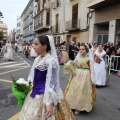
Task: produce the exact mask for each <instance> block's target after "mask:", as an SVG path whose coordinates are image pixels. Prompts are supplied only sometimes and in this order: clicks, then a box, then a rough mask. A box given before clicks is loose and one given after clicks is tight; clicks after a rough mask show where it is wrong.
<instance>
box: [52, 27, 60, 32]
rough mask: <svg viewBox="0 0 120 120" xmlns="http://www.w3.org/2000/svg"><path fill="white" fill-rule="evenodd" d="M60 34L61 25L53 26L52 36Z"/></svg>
mask: <svg viewBox="0 0 120 120" xmlns="http://www.w3.org/2000/svg"><path fill="white" fill-rule="evenodd" d="M58 33H60V26H59V25H55V26H52V34H58Z"/></svg>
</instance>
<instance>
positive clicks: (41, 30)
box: [34, 0, 51, 36]
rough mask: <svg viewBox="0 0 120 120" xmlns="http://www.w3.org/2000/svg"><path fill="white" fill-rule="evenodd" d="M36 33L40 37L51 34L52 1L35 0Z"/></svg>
mask: <svg viewBox="0 0 120 120" xmlns="http://www.w3.org/2000/svg"><path fill="white" fill-rule="evenodd" d="M35 2H36V4H37V9H36V13H35V16H34V32H35V33H36V34H37V35H38V36H40V35H49V34H51V0H35Z"/></svg>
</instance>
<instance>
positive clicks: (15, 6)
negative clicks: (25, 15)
mask: <svg viewBox="0 0 120 120" xmlns="http://www.w3.org/2000/svg"><path fill="white" fill-rule="evenodd" d="M28 2H29V0H0V11H1V12H2V13H3V16H4V18H0V19H1V20H2V21H3V22H4V23H6V24H7V26H8V33H9V32H10V31H11V30H13V28H16V26H17V16H18V15H19V16H20V15H21V14H22V12H23V10H24V9H25V7H26V5H27V3H28Z"/></svg>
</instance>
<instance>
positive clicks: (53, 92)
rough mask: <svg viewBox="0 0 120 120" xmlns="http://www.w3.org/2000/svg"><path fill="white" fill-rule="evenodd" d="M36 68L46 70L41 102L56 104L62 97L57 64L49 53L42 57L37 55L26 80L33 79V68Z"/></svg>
mask: <svg viewBox="0 0 120 120" xmlns="http://www.w3.org/2000/svg"><path fill="white" fill-rule="evenodd" d="M35 68H37V69H39V70H40V71H45V70H47V75H46V84H45V92H44V99H43V102H44V103H45V104H46V105H49V104H51V103H54V105H57V103H58V102H60V100H61V98H63V93H62V91H61V89H60V83H59V76H58V75H59V73H58V72H59V66H58V64H57V62H56V60H55V59H54V58H53V57H52V56H51V55H50V54H47V55H46V56H45V57H44V58H43V59H41V58H40V56H39V57H37V58H36V59H35V61H34V63H33V66H32V68H31V71H30V74H29V77H28V81H30V82H32V81H33V79H34V69H35Z"/></svg>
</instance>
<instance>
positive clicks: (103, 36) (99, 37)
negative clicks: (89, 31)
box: [96, 34, 108, 44]
mask: <svg viewBox="0 0 120 120" xmlns="http://www.w3.org/2000/svg"><path fill="white" fill-rule="evenodd" d="M96 42H97V43H103V44H104V43H107V42H108V35H107V34H99V35H97V41H96Z"/></svg>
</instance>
